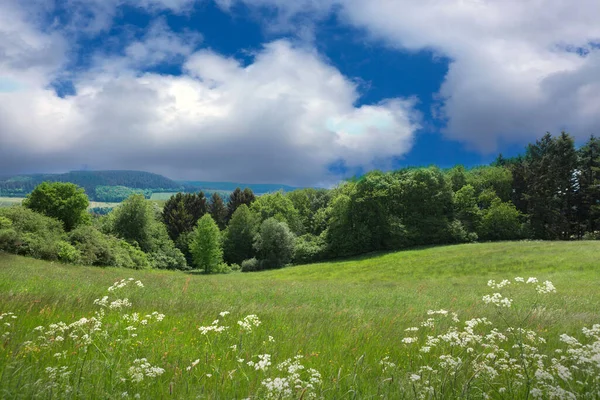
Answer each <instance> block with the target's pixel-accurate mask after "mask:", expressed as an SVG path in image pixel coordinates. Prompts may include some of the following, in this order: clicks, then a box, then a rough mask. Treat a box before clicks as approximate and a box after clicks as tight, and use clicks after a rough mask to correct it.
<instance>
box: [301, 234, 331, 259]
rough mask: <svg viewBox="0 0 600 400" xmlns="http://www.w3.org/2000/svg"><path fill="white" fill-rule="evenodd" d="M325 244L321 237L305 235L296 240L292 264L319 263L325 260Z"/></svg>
mask: <svg viewBox="0 0 600 400" xmlns="http://www.w3.org/2000/svg"><path fill="white" fill-rule="evenodd" d="M326 250H327V243H326V241H325V238H324V237H323V236H315V235H312V234H310V233H309V234H306V235H302V236H300V237H299V238H298V239H296V245H295V248H294V262H295V263H296V264H306V263H311V262H315V261H319V260H322V259H324V258H325V252H326Z"/></svg>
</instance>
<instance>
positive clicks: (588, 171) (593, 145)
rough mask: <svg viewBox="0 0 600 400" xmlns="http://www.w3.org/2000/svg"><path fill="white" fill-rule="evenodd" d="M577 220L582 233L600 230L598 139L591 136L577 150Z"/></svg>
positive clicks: (599, 147)
mask: <svg viewBox="0 0 600 400" xmlns="http://www.w3.org/2000/svg"><path fill="white" fill-rule="evenodd" d="M578 155H579V168H578V183H579V197H578V211H579V213H578V220H579V225H580V229H581V231H582V232H581V233H583V232H595V231H598V230H600V139H599V138H597V137H594V136H591V137H590V139H589V140H588V141H587V142H586V144H585V145H584V146H582V147H581V149H579V152H578Z"/></svg>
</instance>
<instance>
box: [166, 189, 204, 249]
mask: <svg viewBox="0 0 600 400" xmlns="http://www.w3.org/2000/svg"><path fill="white" fill-rule="evenodd" d="M206 208H207V207H206V197H204V193H203V192H199V193H177V194H176V195H174V196H171V198H170V199H169V200H167V202H166V203H165V205H164V207H163V211H162V220H163V222H164V223H165V225H166V227H167V232H169V237H170V238H171V240H177V238H179V236H180V235H182V234H184V233H187V232H191V231H192V230H193V229H194V228H195V227H196V223H197V222H198V220H199V219H200V218H201V217H202V216H203V215H204V214H206Z"/></svg>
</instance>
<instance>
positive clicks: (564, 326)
mask: <svg viewBox="0 0 600 400" xmlns="http://www.w3.org/2000/svg"><path fill="white" fill-rule="evenodd" d="M598 254H600V242H510V243H493V244H469V245H456V246H441V247H432V248H425V249H417V250H410V251H402V252H397V253H389V254H374V255H369V256H364V257H361V258H357V259H351V260H344V261H335V262H330V263H320V264H312V265H305V266H296V267H290V268H284V269H281V270H276V271H268V272H261V273H251V274H241V273H236V274H230V275H221V276H204V275H194V274H186V273H181V272H168V271H133V270H123V269H113V268H92V267H80V266H70V265H62V264H58V263H49V262H44V261H38V260H33V259H28V258H23V257H17V256H12V255H6V254H1V253H0V314H1V313H3V312H14V313H15V314H16V315H17V316H18V318H17V319H15V320H14V321H15V328H14V331H12V333H11V336H10V339H9V340H6V341H5V342H4V346H3V347H0V357H4V358H0V388H2V389H0V398H20V397H23V398H27V397H32V396H33V397H35V396H38V397H44V398H49V397H61V396H64V397H68V396H69V395H66V394H65V392H64V391H62V392H61V391H59V389H57V388H56V389H54V391H50V392H49V391H48V389H47V388H46V389H44V387H43V386H44V385H42V384H39V385H37V386H36V385H35V384H34V381H36V380H39V381H40V382H46V381H44V379H46V380H47V379H48V378H47V376H46V375H44V372H43V368H42V367H41V366H43V367H45V366H47V365H52V366H54V365H62V364H61V363H60V362H59V361H56V359H54V358H53V356H52V354H54V352H55V350H52V351H50V350H47V351H46V350H44V349H43V348H42V349H39V351H32V352H29V353H24V352H23V347H22V346H21V344H22V343H23V342H24V341H26V340H33V338H35V337H36V335H35V334H33V333H32V332H33V329H34V328H35V327H36V326H39V325H43V326H48V325H49V324H51V323H53V322H57V321H64V322H66V323H70V322H73V321H75V320H77V319H79V318H80V317H82V316H86V317H90V316H91V315H93V312H94V311H95V310H97V309H98V307H97V306H95V305H93V301H94V299H97V298H100V297H102V296H104V295H106V294H108V292H107V291H106V289H107V288H108V287H109V286H110V285H111V284H112V283H113V282H115V281H116V280H118V279H121V278H128V277H133V278H135V279H140V280H141V281H142V282H143V283H144V285H145V288H144V289H139V290H138V291H136V293H134V294H132V295H131V296H130V297H129V298H130V300H131V301H132V302H133V304H134V307H133V310H135V311H139V312H140V313H141V314H146V313H150V312H152V311H155V310H156V311H159V312H161V313H164V314H166V318H165V319H164V320H163V321H162V322H158V323H155V324H150V325H148V326H147V327H145V328H144V329H140V330H139V342H140V343H139V344H138V343H137V340H138V339H137V338H136V339H135V340H131V341H130V342H127V343H128V344H127V345H125V344H123V345H121V344H119V345H117V344H115V343H116V342H114V341H112V342H111V341H109V342H110V343H109V342H102V343H104V344H105V345H106V349H105V348H102V351H100V350H97V351H96V350H95V349H93V351H92V350H90V353H89V354H90V355H89V359H87V361H86V363H85V364H83V361H81V354H80V353H77V354H76V355H75V352H74V353H73V354H74V355H72V356H69V357H71V358H68V362H67V361H65V363H66V365H69V367H70V368H72V369H76V368H75V367H76V366H81V368H80V369H79V371H80V372H81V371H84V373H81V375H82V376H83V377H82V378H78V379H75V381H76V382H77V387H76V388H75V389H73V390H74V392H73V393H76V395H72V396H73V397H88V398H113V397H115V398H116V397H117V395H118V394H120V393H121V392H124V391H127V392H128V395H131V396H132V395H133V394H134V393H136V392H137V393H142V395H143V396H144V395H145V396H147V397H154V398H167V397H169V398H171V397H172V398H192V397H193V398H196V397H199V398H244V397H247V396H249V395H252V394H255V393H258V394H257V396H258V397H261V396H262V395H261V394H260V393H262V392H260V387H261V385H260V381H261V379H264V378H266V377H271V376H275V375H271V373H263V372H256V371H254V370H252V371H248V370H244V368H240V367H239V366H238V364H237V362H236V361H235V359H236V358H237V357H243V358H245V359H246V360H247V359H248V358H249V357H250V356H252V355H257V354H263V353H268V354H271V355H272V357H273V366H274V365H275V364H276V363H277V362H280V361H283V360H284V359H286V358H289V357H293V356H295V355H297V354H301V355H304V361H303V363H304V364H305V365H306V367H307V368H308V367H312V368H316V369H317V370H319V371H320V372H321V374H322V376H323V385H322V390H323V391H322V392H320V393H321V395H323V396H324V397H325V398H344V399H346V398H374V397H379V396H383V397H387V398H401V397H405V396H406V397H410V396H411V395H410V393H408V392H407V391H406V386H402V385H401V384H400V381H401V380H402V379H404V378H405V377H406V371H407V370H408V369H409V368H410V363H411V362H412V361H410V359H409V358H407V357H408V355H407V350H406V346H404V345H403V344H402V343H401V340H402V338H403V337H405V336H406V332H405V331H404V330H405V329H406V328H408V327H411V326H416V325H418V324H419V322H420V321H422V320H424V319H426V318H427V315H426V313H427V310H430V309H441V308H443V309H446V310H450V311H456V312H457V313H458V314H459V316H460V318H461V320H465V319H467V318H472V317H478V316H486V317H489V318H490V319H493V318H496V310H495V309H494V308H493V307H491V306H489V305H485V304H483V303H482V301H481V298H482V296H483V295H485V294H488V293H491V291H490V290H491V289H490V288H488V287H487V286H486V282H487V281H488V279H496V280H501V279H504V278H507V279H512V278H514V277H515V276H524V277H525V278H527V277H528V276H536V277H538V278H539V279H540V281H542V280H546V279H549V280H551V281H552V282H553V283H554V285H555V286H556V288H557V291H558V293H557V294H554V295H549V296H547V298H545V299H544V301H543V307H541V305H540V306H537V307H536V309H535V312H534V313H533V314H532V315H531V316H530V317H529V318H528V319H527V324H528V326H530V327H532V328H533V329H534V330H535V331H536V332H538V333H539V334H543V335H544V336H545V337H549V338H550V341H549V343H548V344H547V345H546V346H547V348H545V349H546V350H548V351H551V350H552V349H553V346H557V345H558V344H557V340H556V339H552V338H556V337H557V336H558V335H559V334H560V333H563V332H565V333H569V334H573V335H575V334H577V332H579V331H580V329H581V327H583V326H590V325H592V324H594V323H599V322H600V291H598V287H599V285H600V261H599V259H600V257H598ZM532 293H533V292H532ZM535 298H536V296H534V295H533V294H525V295H524V297H520V298H519V301H521V302H524V303H527V302H533V301H534V300H535ZM515 301H516V300H515ZM225 310H227V311H230V312H231V315H228V316H227V317H226V318H225V322H226V323H227V324H228V325H231V326H232V327H231V329H230V331H229V332H230V334H232V335H233V336H232V337H231V338H230V339H229V340H225V337H224V336H221V337H216V336H215V338H214V339H213V342H211V343H210V345H209V344H207V342H206V337H205V336H202V335H201V334H200V333H199V331H198V329H197V328H198V327H199V326H203V325H210V324H211V323H212V321H213V320H214V319H215V318H217V317H218V313H219V312H221V311H225ZM248 314H256V315H258V317H259V318H260V319H261V320H262V325H261V326H260V327H259V328H258V329H257V330H256V331H255V332H253V333H252V334H248V335H241V334H238V333H237V329H236V326H237V324H236V321H237V320H239V319H241V318H242V317H243V316H245V315H248ZM111 318H113V317H111ZM114 318H117V317H114ZM109 321H112V322H109ZM116 321H117V320H116V319H108V317H107V326H112V327H113V328H115V327H117V326H118V324H117V322H116ZM111 324H112V325H111ZM442 325H443V324H442ZM115 329H116V328H115ZM1 333H2V331H1V329H0V334H1ZM234 333H235V334H234ZM269 335H270V336H273V337H274V339H275V342H274V343H270V342H268V340H266V338H267V337H268V336H269ZM119 343H121V342H119ZM123 343H124V342H123ZM233 343H238V344H239V343H241V344H242V345H243V346H242V349H241V350H240V349H239V348H238V350H237V351H236V354H233V351H232V350H228V346H230V345H231V344H233ZM65 346H66V345H65ZM119 346H126V347H119ZM542 347H543V346H542ZM119 349H120V350H119ZM69 351H70V350H69ZM78 351H80V350H78ZM46 353H47V354H46ZM50 353H52V354H50ZM69 354H71V353H69ZM388 355H389V356H390V359H391V360H394V362H396V363H397V364H398V369H397V371H396V374H397V375H395V379H393V380H392V382H394V383H390V381H389V379H388V380H385V379H383V378H386V377H385V376H383V375H382V371H381V367H380V365H379V361H380V360H381V359H382V358H383V357H385V356H388ZM86 357H87V356H86ZM140 357H146V358H148V360H149V362H151V363H152V365H159V366H162V367H163V368H165V370H166V371H165V373H164V374H163V375H162V376H161V377H159V378H156V379H154V380H152V382H153V383H151V384H148V383H146V382H147V381H144V382H143V385H142V383H140V384H134V383H132V382H130V381H125V382H122V381H120V380H119V377H127V374H126V371H127V368H128V367H129V366H130V365H131V363H132V360H133V359H134V358H140ZM196 359H200V360H201V361H200V363H199V364H198V365H197V366H196V367H195V368H194V369H193V370H192V372H193V371H196V372H195V375H190V374H191V373H190V372H187V371H186V369H185V368H186V367H187V366H189V365H190V364H191V362H192V361H194V360H196ZM78 360H79V361H78ZM109 366H110V369H111V370H112V371H113V372H111V373H110V374H109V372H108V370H107V368H109ZM248 368H249V367H246V369H248ZM17 369H19V371H18V373H17ZM234 370H235V372H231V371H234ZM206 373H210V374H212V375H213V377H212V378H207V377H206V376H205V375H204V374H206ZM228 373H231V374H232V377H231V378H229V375H228ZM81 375H80V376H81ZM213 378H214V379H213ZM387 378H389V377H387ZM395 382H398V383H395ZM71 385H74V384H73V382H71ZM94 393H96V394H94ZM100 393H107V395H106V396H105V395H101V394H100ZM263 395H264V394H263ZM143 396H142V397H143ZM298 397H299V396H298ZM505 398H510V396H507V397H505Z"/></svg>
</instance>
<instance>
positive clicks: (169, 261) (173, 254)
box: [148, 241, 189, 270]
mask: <svg viewBox="0 0 600 400" xmlns="http://www.w3.org/2000/svg"><path fill="white" fill-rule="evenodd" d="M169 242H170V243H165V244H164V245H163V246H161V248H160V249H158V250H156V251H153V252H152V253H149V254H148V256H149V258H150V262H151V264H152V267H153V268H158V269H179V270H186V269H189V266H188V264H187V262H186V261H185V256H184V255H183V253H182V252H181V251H180V250H179V249H178V248H176V247H175V246H174V245H173V242H171V241H169Z"/></svg>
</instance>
